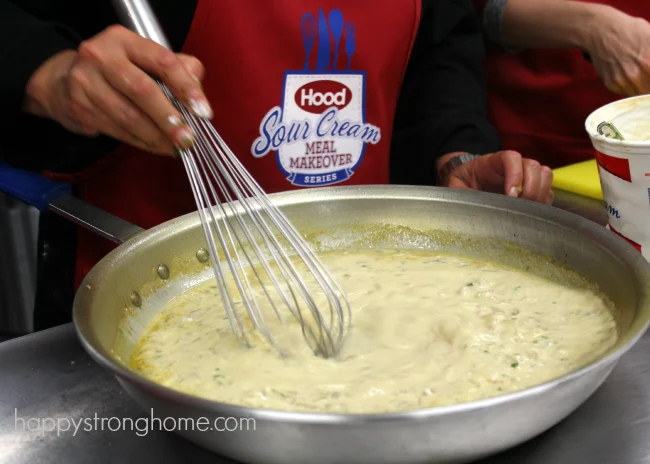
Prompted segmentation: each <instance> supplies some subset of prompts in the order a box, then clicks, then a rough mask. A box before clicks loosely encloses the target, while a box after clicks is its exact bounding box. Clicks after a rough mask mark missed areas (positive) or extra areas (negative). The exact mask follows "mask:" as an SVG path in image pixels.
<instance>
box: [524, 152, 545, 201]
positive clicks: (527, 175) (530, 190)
mask: <svg viewBox="0 0 650 464" xmlns="http://www.w3.org/2000/svg"><path fill="white" fill-rule="evenodd" d="M523 170H524V184H523V186H522V190H521V195H520V198H525V199H527V200H537V195H538V193H539V187H540V185H541V181H542V178H541V173H542V167H541V165H540V164H539V162H537V161H535V160H531V159H524V160H523Z"/></svg>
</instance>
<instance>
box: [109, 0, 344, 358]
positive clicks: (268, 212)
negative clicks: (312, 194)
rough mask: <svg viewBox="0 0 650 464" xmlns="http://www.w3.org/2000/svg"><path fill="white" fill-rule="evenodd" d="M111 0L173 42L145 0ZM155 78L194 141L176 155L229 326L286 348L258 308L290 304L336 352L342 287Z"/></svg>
mask: <svg viewBox="0 0 650 464" xmlns="http://www.w3.org/2000/svg"><path fill="white" fill-rule="evenodd" d="M112 3H113V6H114V7H115V9H116V11H117V13H118V15H119V16H120V18H121V21H122V22H123V23H124V24H126V25H128V26H129V27H130V28H131V29H132V30H134V31H136V32H137V33H138V34H140V35H141V36H142V37H145V38H148V39H150V40H153V41H155V42H157V43H158V44H160V45H162V46H163V47H166V48H168V49H171V46H170V44H169V41H168V40H167V38H166V37H165V34H164V32H163V30H162V28H161V27H160V24H159V23H158V20H157V18H156V17H155V14H154V12H153V10H152V9H151V6H150V5H149V3H148V1H147V0H113V1H112ZM158 84H159V85H160V88H161V89H162V91H163V92H164V94H165V96H166V97H167V98H168V99H169V100H170V101H171V102H172V104H173V105H174V106H176V108H177V109H178V110H179V111H180V113H181V114H182V115H183V117H184V118H185V121H187V123H188V124H189V126H190V127H191V128H192V130H193V131H194V135H195V140H194V145H193V147H192V148H191V149H188V150H182V151H181V152H180V156H181V158H182V160H183V164H184V165H185V170H186V171H187V176H188V178H189V181H190V184H191V187H192V192H193V193H194V198H195V200H196V205H197V209H198V213H199V215H200V217H201V224H202V226H203V232H204V234H205V238H206V241H207V244H208V248H209V249H210V261H211V264H212V269H213V271H214V275H215V278H216V280H217V285H218V289H219V293H220V295H221V299H222V301H223V305H224V307H225V309H226V313H227V316H228V321H229V323H230V327H231V329H232V331H233V332H234V333H235V335H236V336H237V337H238V338H239V339H240V340H241V341H243V342H244V343H246V344H247V345H248V346H251V336H250V333H248V330H249V328H248V327H247V326H249V325H252V328H253V329H254V330H255V331H256V332H257V333H259V334H261V335H262V336H263V337H264V338H265V339H266V340H267V341H268V342H269V343H270V344H271V345H272V346H273V347H275V348H276V349H277V350H278V351H279V352H280V353H281V354H285V351H284V350H283V348H282V347H281V346H279V344H278V343H276V340H275V338H274V337H273V335H272V333H271V330H270V329H269V325H268V323H267V321H266V320H265V317H264V314H265V313H268V312H273V313H274V314H275V317H277V318H278V319H280V320H282V319H283V318H284V315H285V314H286V313H287V311H286V310H288V311H289V313H290V314H291V315H292V316H293V318H294V319H295V320H297V321H298V322H299V323H300V326H301V328H302V333H303V336H304V338H305V340H306V341H307V342H308V344H309V346H310V347H311V349H312V350H313V351H314V353H316V354H318V355H321V356H323V357H335V356H336V355H337V354H338V353H339V351H340V349H341V346H342V343H343V339H344V335H345V333H346V331H347V328H348V326H349V323H350V305H349V302H348V300H347V298H346V297H345V295H344V293H343V291H342V290H341V288H340V287H339V285H338V284H337V283H336V282H335V281H334V279H333V278H332V276H331V275H330V273H329V272H328V270H327V269H326V268H325V266H324V265H323V263H322V262H321V261H320V259H319V258H318V256H316V254H315V253H314V252H313V251H312V249H311V247H310V246H309V244H308V243H307V242H306V241H305V240H304V239H303V237H302V236H301V235H300V234H299V233H298V231H297V230H296V229H295V228H294V226H293V225H292V224H291V223H290V222H289V220H288V219H287V218H286V217H285V215H284V214H283V213H282V212H281V211H280V210H279V209H278V208H277V207H275V206H274V205H273V203H272V202H271V201H270V200H269V198H268V197H267V196H266V194H265V192H264V191H263V190H262V188H261V187H260V186H259V184H258V183H257V182H256V181H255V179H253V177H252V176H251V175H250V174H249V173H248V171H247V170H246V169H245V168H244V166H243V165H242V164H241V163H240V161H239V160H238V159H237V157H236V156H235V154H234V153H233V152H232V151H231V150H230V148H228V146H227V145H226V143H225V142H224V141H223V139H222V138H221V136H220V135H219V134H218V133H217V131H216V130H215V129H214V127H212V124H211V123H210V122H209V121H207V120H205V119H201V118H198V117H195V116H194V115H193V114H192V113H190V112H189V111H188V110H187V109H186V108H185V106H184V105H182V104H181V103H180V102H179V101H178V100H177V99H176V98H175V97H174V96H173V95H172V93H171V92H170V90H169V89H168V88H167V86H165V85H164V84H163V83H162V82H160V81H158ZM215 186H216V188H215ZM222 201H225V202H224V203H222ZM243 313H245V314H246V315H247V316H248V318H243V317H242V314H243Z"/></svg>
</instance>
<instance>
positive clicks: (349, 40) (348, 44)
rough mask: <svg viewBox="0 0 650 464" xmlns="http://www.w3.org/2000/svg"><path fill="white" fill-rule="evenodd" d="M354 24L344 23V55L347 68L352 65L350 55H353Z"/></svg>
mask: <svg viewBox="0 0 650 464" xmlns="http://www.w3.org/2000/svg"><path fill="white" fill-rule="evenodd" d="M354 47H355V44H354V24H353V23H345V54H346V55H347V56H348V68H347V70H348V71H349V70H350V65H351V64H352V55H354Z"/></svg>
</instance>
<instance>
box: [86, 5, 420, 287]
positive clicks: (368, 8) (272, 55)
mask: <svg viewBox="0 0 650 464" xmlns="http://www.w3.org/2000/svg"><path fill="white" fill-rule="evenodd" d="M334 9H338V10H339V14H338V15H337V13H336V12H335V13H334V14H332V13H331V12H332V10H334ZM419 19H420V2H419V1H417V0H355V1H354V2H350V1H346V0H320V1H319V0H303V1H299V2H297V1H295V0H268V1H259V0H237V1H231V0H199V2H198V6H197V9H196V12H195V15H194V20H193V23H192V25H191V29H190V31H189V34H188V37H187V39H186V42H185V46H184V48H183V52H184V53H187V54H191V55H194V56H196V57H197V58H199V59H200V60H201V61H202V62H203V64H204V65H205V69H206V73H205V80H204V89H205V92H206V94H207V97H208V99H209V101H210V102H211V104H212V107H213V109H214V111H215V116H214V118H213V120H212V123H213V125H214V127H215V128H216V129H217V131H218V132H219V133H220V134H221V136H222V137H223V138H224V140H225V141H226V143H228V145H229V147H230V148H231V149H232V151H233V152H234V153H236V154H237V156H238V157H239V159H240V160H241V162H242V163H243V164H244V166H245V167H246V168H247V169H248V170H249V171H250V172H251V174H252V175H253V176H254V177H255V178H256V179H257V180H258V182H259V183H260V184H261V186H262V188H264V189H265V190H266V191H267V192H268V193H273V192H278V191H283V190H291V189H296V188H304V187H312V186H313V187H317V186H319V187H320V186H325V185H334V184H337V185H340V184H357V185H358V184H383V183H388V181H389V149H390V137H391V129H392V124H393V117H394V113H395V107H396V104H397V99H398V94H399V90H400V85H401V81H402V77H403V75H404V72H405V68H406V65H407V63H408V58H409V54H410V51H411V48H412V45H413V42H414V40H415V35H416V32H417V28H418V25H419ZM323 29H324V30H325V31H326V32H329V36H327V35H325V34H323V35H322V37H323V39H324V40H321V36H320V34H318V33H317V31H319V30H323ZM339 33H340V40H339V43H338V48H337V47H336V45H337V44H336V40H335V38H336V37H337V36H338V34H339ZM314 35H315V37H314ZM312 40H313V46H312V47H311V50H310V52H309V53H308V52H307V49H308V48H309V47H308V44H309V42H310V41H312ZM334 56H336V57H337V58H336V63H334V65H335V66H334V67H333V66H332V62H333V61H334ZM306 124H307V125H308V126H309V130H306V129H305V127H306ZM91 171H92V175H91V177H90V178H89V179H88V180H86V181H84V182H83V183H82V184H81V185H80V189H79V192H80V196H81V198H82V199H84V200H86V201H88V202H89V203H91V204H93V205H95V206H97V207H99V208H101V209H103V210H105V211H108V212H110V213H112V214H114V215H116V216H119V217H121V218H123V219H125V220H127V221H129V222H132V223H134V224H137V225H139V226H141V227H144V228H150V227H153V226H156V225H158V224H160V223H162V222H164V221H167V220H169V219H172V218H174V217H177V216H180V215H182V214H185V213H188V212H191V211H196V205H195V203H194V199H193V196H192V193H191V190H190V187H189V183H188V181H187V179H186V174H185V170H184V168H183V165H182V163H181V162H180V161H179V160H177V159H172V158H165V157H160V156H154V155H150V154H146V153H143V152H140V151H138V150H135V149H133V148H131V147H127V146H123V147H122V148H121V149H120V150H118V152H117V153H115V154H113V156H111V157H109V158H107V159H105V160H103V161H102V162H101V163H100V164H98V165H97V166H94V167H93V169H92V170H91ZM112 248H113V245H112V244H111V243H109V242H107V241H105V240H103V239H101V238H99V237H97V236H96V235H93V234H92V233H90V232H87V231H85V230H81V231H80V237H79V246H78V258H77V273H76V286H78V285H79V284H80V282H81V279H83V277H84V276H85V275H86V273H87V272H88V271H89V270H90V269H91V268H92V267H93V266H94V265H95V263H96V262H97V261H99V260H100V259H101V258H102V257H103V256H104V255H105V254H106V253H108V252H109V251H110V250H111V249H112Z"/></svg>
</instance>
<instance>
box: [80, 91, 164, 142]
mask: <svg viewBox="0 0 650 464" xmlns="http://www.w3.org/2000/svg"><path fill="white" fill-rule="evenodd" d="M87 101H88V103H87V106H84V110H83V111H84V116H83V120H84V121H85V122H86V124H88V125H89V126H91V127H96V128H98V129H99V132H101V133H102V134H104V135H107V136H109V137H112V138H114V139H117V140H121V141H122V142H125V143H128V144H129V145H133V146H135V147H137V148H140V149H142V150H145V151H149V152H152V153H157V154H168V153H169V151H170V147H171V144H169V142H167V141H166V140H163V142H165V143H167V145H163V146H152V144H151V143H148V142H145V141H144V140H142V139H140V138H139V137H137V136H136V135H134V134H133V133H132V132H130V131H129V129H127V128H125V127H122V126H119V125H118V124H116V123H115V122H114V121H113V120H112V119H111V118H110V117H109V116H108V115H107V114H106V113H104V112H103V111H102V110H101V109H100V108H98V107H97V106H95V104H94V103H92V101H91V100H90V99H87Z"/></svg>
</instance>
